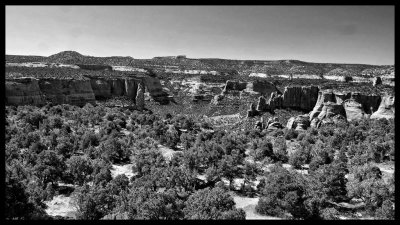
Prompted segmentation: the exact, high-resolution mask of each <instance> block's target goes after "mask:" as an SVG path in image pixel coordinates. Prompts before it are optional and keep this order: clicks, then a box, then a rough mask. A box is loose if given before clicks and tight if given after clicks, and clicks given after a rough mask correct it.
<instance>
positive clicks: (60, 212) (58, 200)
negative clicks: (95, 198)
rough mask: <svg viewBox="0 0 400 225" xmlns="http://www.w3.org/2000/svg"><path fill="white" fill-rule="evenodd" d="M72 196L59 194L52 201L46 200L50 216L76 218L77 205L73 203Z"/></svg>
mask: <svg viewBox="0 0 400 225" xmlns="http://www.w3.org/2000/svg"><path fill="white" fill-rule="evenodd" d="M71 200H72V198H71V197H70V196H69V197H67V196H65V195H57V196H54V198H53V199H52V200H51V201H45V202H44V203H45V204H46V205H47V209H46V210H45V211H46V213H47V214H49V215H50V216H63V217H70V218H74V219H75V213H76V210H77V209H76V206H75V205H74V204H73V203H72V201H71Z"/></svg>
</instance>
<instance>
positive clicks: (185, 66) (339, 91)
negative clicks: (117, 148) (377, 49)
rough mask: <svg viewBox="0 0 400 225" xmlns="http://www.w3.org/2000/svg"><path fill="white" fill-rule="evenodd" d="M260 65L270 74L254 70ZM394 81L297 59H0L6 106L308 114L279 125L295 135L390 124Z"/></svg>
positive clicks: (379, 71) (370, 71)
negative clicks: (120, 104) (340, 123)
mask: <svg viewBox="0 0 400 225" xmlns="http://www.w3.org/2000/svg"><path fill="white" fill-rule="evenodd" d="M144 62H146V63H144ZM162 66H164V69H162ZM263 67H268V68H270V69H269V70H268V71H270V73H268V72H266V71H264V73H262V72H260V70H262V69H261V68H263ZM264 69H265V68H264ZM196 71H197V72H196ZM202 71H203V72H202ZM204 71H205V72H204ZM245 71H250V72H251V73H249V74H248V75H250V76H246V75H245V74H246V72H245ZM271 71H274V72H271ZM214 72H216V73H214ZM313 74H314V75H313ZM393 77H394V69H393V67H392V66H372V65H355V64H329V63H326V64H322V63H305V62H301V61H296V60H286V61H283V60H282V61H249V60H248V61H243V60H242V61H240V60H222V59H189V58H186V57H155V58H153V59H149V60H142V59H133V58H131V57H93V56H83V55H81V54H79V53H77V52H73V51H66V52H60V53H58V54H55V55H52V56H49V57H36V56H12V55H6V103H7V104H10V105H21V104H35V105H42V104H45V103H47V102H53V103H56V104H64V103H68V104H75V105H79V106H83V105H85V104H86V103H91V104H94V103H95V102H96V101H98V100H107V99H111V98H114V97H124V98H126V99H128V100H130V101H131V102H132V105H136V106H137V107H138V108H144V105H145V102H147V103H146V104H147V105H149V106H150V105H153V104H152V103H151V102H155V103H157V104H159V105H160V104H161V105H165V104H168V103H170V101H172V102H174V103H171V106H168V107H169V108H171V107H172V108H176V109H178V108H181V109H180V110H175V111H176V112H181V113H184V114H188V115H190V114H196V115H206V116H211V117H213V116H220V115H230V114H232V115H233V114H235V113H236V114H237V113H239V114H240V115H241V117H243V118H245V117H254V116H261V115H263V114H265V113H272V114H273V113H274V112H275V110H276V109H293V110H298V111H299V112H303V114H304V113H308V114H307V116H305V115H306V114H304V115H303V116H301V115H302V114H301V113H298V115H297V117H295V118H291V119H290V125H289V120H288V121H281V122H283V123H284V124H285V123H287V127H292V128H294V129H297V127H298V129H300V130H301V129H307V127H308V126H312V127H314V126H317V127H319V126H321V125H322V124H326V123H332V122H333V121H337V120H338V119H345V120H347V121H351V120H359V119H362V118H371V119H379V118H393V117H394V88H393V87H392V85H394V81H393ZM230 78H231V79H230ZM360 82H361V83H360ZM180 105H181V106H182V107H181V106H180ZM155 107H156V108H159V107H160V106H156V105H155ZM153 108H154V107H153ZM167 111H168V110H167ZM298 116H300V117H298ZM304 118H308V121H305V119H304ZM332 118H334V120H332ZM296 121H297V122H296ZM297 124H300V125H297Z"/></svg>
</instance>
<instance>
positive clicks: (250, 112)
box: [247, 103, 258, 117]
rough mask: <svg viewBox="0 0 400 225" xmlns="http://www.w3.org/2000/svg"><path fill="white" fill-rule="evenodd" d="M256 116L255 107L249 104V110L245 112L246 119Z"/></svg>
mask: <svg viewBox="0 0 400 225" xmlns="http://www.w3.org/2000/svg"><path fill="white" fill-rule="evenodd" d="M257 114H258V112H257V110H256V106H255V105H254V103H251V104H250V107H249V110H247V117H254V116H256V115H257Z"/></svg>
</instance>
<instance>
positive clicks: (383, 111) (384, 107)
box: [371, 95, 395, 119]
mask: <svg viewBox="0 0 400 225" xmlns="http://www.w3.org/2000/svg"><path fill="white" fill-rule="evenodd" d="M394 108H395V107H394V96H391V95H385V96H384V97H382V101H381V104H380V105H379V108H378V110H377V111H376V112H374V113H373V114H372V115H371V119H381V118H385V119H391V118H394Z"/></svg>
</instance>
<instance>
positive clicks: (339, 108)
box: [318, 102, 346, 120]
mask: <svg viewBox="0 0 400 225" xmlns="http://www.w3.org/2000/svg"><path fill="white" fill-rule="evenodd" d="M336 115H342V116H346V112H345V110H344V107H343V105H342V104H337V103H334V102H325V103H323V104H322V109H321V112H320V113H319V115H318V119H320V120H323V119H325V118H331V117H334V116H336Z"/></svg>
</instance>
